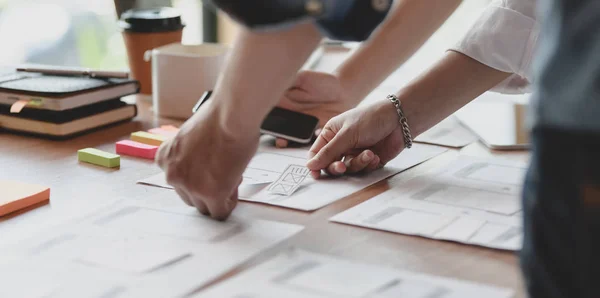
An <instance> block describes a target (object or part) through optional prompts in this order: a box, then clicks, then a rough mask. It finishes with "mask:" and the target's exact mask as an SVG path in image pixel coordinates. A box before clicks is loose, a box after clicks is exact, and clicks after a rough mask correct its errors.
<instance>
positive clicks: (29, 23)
mask: <svg viewBox="0 0 600 298" xmlns="http://www.w3.org/2000/svg"><path fill="white" fill-rule="evenodd" d="M122 2H124V3H125V2H133V1H122ZM139 2H140V3H139V4H138V5H139V6H154V5H164V4H167V5H170V6H174V7H176V8H179V9H180V10H181V12H182V13H183V18H184V21H185V23H186V24H187V27H186V29H185V30H184V35H183V39H184V42H185V43H192V44H193V43H200V42H202V38H203V36H202V35H203V34H202V3H201V1H199V0H173V1H171V0H158V1H157V0H146V1H139ZM117 19H118V18H117V10H116V8H115V2H114V1H113V0H84V1H82V0H0V40H2V41H3V42H2V49H0V53H2V55H0V65H15V64H19V63H24V62H27V63H41V64H52V65H64V66H83V67H92V68H106V69H125V68H127V53H126V51H125V46H124V43H123V39H122V37H121V32H120V31H119V27H118V25H117V22H116V21H117Z"/></svg>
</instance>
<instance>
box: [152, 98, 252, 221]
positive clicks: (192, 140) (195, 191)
mask: <svg viewBox="0 0 600 298" xmlns="http://www.w3.org/2000/svg"><path fill="white" fill-rule="evenodd" d="M220 114H221V113H219V111H218V110H217V108H216V107H215V105H213V104H212V102H209V103H207V104H206V106H203V107H202V109H200V110H198V112H197V113H196V114H195V115H194V116H193V117H192V118H190V120H188V121H187V122H186V123H184V124H183V125H182V126H181V128H180V130H179V132H178V134H177V135H176V136H175V137H174V138H173V139H171V140H169V141H167V142H165V143H163V144H162V145H161V146H160V148H159V151H158V154H157V157H156V160H157V163H158V165H159V166H160V167H161V168H162V169H163V170H164V171H165V173H166V177H167V182H168V183H169V184H170V185H172V186H173V187H174V188H175V191H177V194H179V196H180V197H181V199H182V200H183V201H184V202H185V203H187V204H188V205H190V206H193V207H196V208H197V209H198V210H199V211H200V212H201V213H202V214H204V215H210V216H211V217H213V218H215V219H217V220H225V219H226V218H227V217H229V215H230V214H231V212H232V211H233V209H234V208H235V206H236V205H237V201H238V193H237V188H238V186H239V184H240V183H241V182H242V173H243V171H244V169H245V168H246V165H247V164H248V163H249V161H250V159H251V158H252V156H253V154H254V153H255V151H256V148H257V146H258V136H259V134H258V129H256V130H257V131H256V132H255V133H253V132H252V131H251V129H247V130H246V131H243V132H241V133H240V134H239V135H232V132H229V131H227V129H224V128H225V124H224V121H221V119H220Z"/></svg>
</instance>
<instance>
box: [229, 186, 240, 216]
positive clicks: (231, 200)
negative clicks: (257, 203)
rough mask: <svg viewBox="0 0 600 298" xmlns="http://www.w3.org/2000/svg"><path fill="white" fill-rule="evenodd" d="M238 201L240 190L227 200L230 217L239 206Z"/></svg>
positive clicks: (236, 190)
mask: <svg viewBox="0 0 600 298" xmlns="http://www.w3.org/2000/svg"><path fill="white" fill-rule="evenodd" d="M238 201H239V198H238V189H237V188H236V189H235V191H234V192H233V194H232V195H231V196H230V197H229V198H227V208H228V209H229V215H230V214H231V212H232V211H233V210H234V209H235V207H236V206H237V204H238Z"/></svg>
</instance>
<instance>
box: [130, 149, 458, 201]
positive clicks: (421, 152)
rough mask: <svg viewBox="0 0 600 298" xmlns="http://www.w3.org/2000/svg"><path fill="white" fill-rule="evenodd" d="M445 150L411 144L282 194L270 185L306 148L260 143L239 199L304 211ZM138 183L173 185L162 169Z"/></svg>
mask: <svg viewBox="0 0 600 298" xmlns="http://www.w3.org/2000/svg"><path fill="white" fill-rule="evenodd" d="M446 151H447V149H446V148H443V147H438V146H431V145H425V144H414V145H413V147H412V148H411V149H407V150H404V151H403V152H402V153H400V155H399V156H398V157H397V158H396V159H394V160H392V161H390V162H389V163H388V164H387V165H386V166H385V167H384V168H383V169H380V170H377V171H374V172H372V173H370V174H367V175H354V176H344V177H336V178H324V179H318V180H315V179H313V178H312V177H311V176H308V177H306V179H304V180H303V181H302V183H301V184H300V185H298V187H297V188H296V189H295V192H294V193H293V194H290V195H282V194H276V193H272V192H270V191H269V185H270V184H271V183H272V182H274V181H276V180H277V179H278V178H279V177H280V176H281V175H282V174H283V173H284V172H285V170H286V169H287V168H288V166H289V165H305V164H306V162H307V156H308V151H307V148H286V149H277V148H273V147H270V146H261V147H260V148H259V150H258V151H257V153H256V155H255V156H254V158H253V159H252V160H251V161H250V163H249V165H248V167H247V168H246V170H245V172H244V174H243V181H242V184H241V186H240V187H239V197H240V200H245V201H252V202H260V203H265V204H270V205H276V206H281V207H286V208H293V209H299V210H304V211H312V210H317V209H319V208H322V207H324V206H326V205H329V204H331V203H333V202H335V201H337V200H340V199H342V198H344V197H346V196H349V195H351V194H353V193H355V192H357V191H360V190H362V189H364V188H366V187H368V186H370V185H372V184H375V183H377V182H379V181H381V180H384V179H385V178H388V177H390V176H393V175H395V174H398V173H400V172H402V171H404V170H406V169H408V168H411V167H413V166H415V165H418V164H420V163H423V162H425V161H427V160H429V159H431V158H433V157H435V156H438V155H439V154H442V153H444V152H446ZM138 183H140V184H147V185H155V186H159V187H163V188H172V187H171V186H169V185H168V183H167V182H166V181H165V178H164V174H163V173H160V174H158V175H155V176H152V177H150V178H148V179H143V180H140V181H138Z"/></svg>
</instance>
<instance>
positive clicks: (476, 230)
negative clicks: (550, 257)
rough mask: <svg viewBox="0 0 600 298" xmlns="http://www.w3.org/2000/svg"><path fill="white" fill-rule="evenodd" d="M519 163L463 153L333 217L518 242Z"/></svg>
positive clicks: (439, 235) (476, 240)
mask: <svg viewBox="0 0 600 298" xmlns="http://www.w3.org/2000/svg"><path fill="white" fill-rule="evenodd" d="M525 172H526V166H525V164H524V163H522V162H513V161H508V160H504V159H497V158H486V159H480V158H474V157H467V156H461V157H460V158H458V159H457V160H456V161H454V162H452V163H451V164H450V165H448V166H446V167H443V168H442V169H440V170H437V171H434V172H433V173H429V174H426V175H423V176H419V177H416V178H414V179H412V180H409V181H406V182H404V183H401V184H399V185H398V186H396V187H394V188H392V189H390V190H388V191H386V192H384V193H382V194H380V195H378V196H376V197H374V198H372V199H370V200H368V201H366V202H364V203H362V204H360V205H358V206H356V207H354V208H351V209H349V210H346V211H344V212H342V213H340V214H338V215H336V216H334V217H333V218H331V220H332V221H334V222H339V223H345V224H351V225H357V226H362V227H368V228H373V229H378V230H385V231H390V232H396V233H401V234H407V235H418V236H423V237H428V238H434V239H442V240H450V241H457V242H462V243H467V244H474V245H480V246H485V247H490V248H497V249H504V250H519V249H520V248H521V245H522V238H523V235H522V224H521V219H522V213H521V203H520V202H521V200H520V195H521V188H522V183H523V179H524V176H525Z"/></svg>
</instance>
